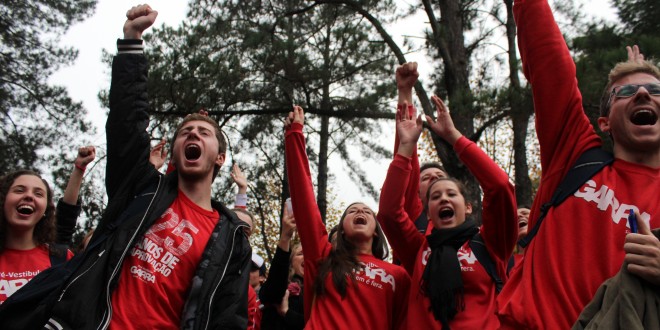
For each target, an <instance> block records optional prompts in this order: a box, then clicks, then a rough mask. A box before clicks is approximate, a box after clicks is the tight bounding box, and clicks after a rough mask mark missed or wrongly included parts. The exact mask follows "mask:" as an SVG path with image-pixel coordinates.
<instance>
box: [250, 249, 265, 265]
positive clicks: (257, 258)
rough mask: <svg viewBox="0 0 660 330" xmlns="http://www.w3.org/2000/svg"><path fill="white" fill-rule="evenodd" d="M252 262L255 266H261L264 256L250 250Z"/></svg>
mask: <svg viewBox="0 0 660 330" xmlns="http://www.w3.org/2000/svg"><path fill="white" fill-rule="evenodd" d="M252 262H254V263H255V264H256V265H257V267H261V266H262V265H263V264H264V258H262V257H261V256H259V255H258V254H256V253H254V252H252Z"/></svg>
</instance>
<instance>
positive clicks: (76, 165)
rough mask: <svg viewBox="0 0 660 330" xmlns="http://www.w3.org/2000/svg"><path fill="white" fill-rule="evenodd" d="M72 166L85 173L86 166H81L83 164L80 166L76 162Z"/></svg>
mask: <svg viewBox="0 0 660 330" xmlns="http://www.w3.org/2000/svg"><path fill="white" fill-rule="evenodd" d="M73 166H75V167H76V168H77V169H79V170H81V171H82V172H83V173H85V170H86V169H87V166H85V167H83V166H80V165H78V164H76V163H73Z"/></svg>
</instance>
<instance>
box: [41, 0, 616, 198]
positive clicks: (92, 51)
mask: <svg viewBox="0 0 660 330" xmlns="http://www.w3.org/2000/svg"><path fill="white" fill-rule="evenodd" d="M399 2H401V3H404V4H405V3H410V2H411V0H407V1H404V0H399ZM585 3H587V7H586V8H587V9H588V10H589V12H592V13H597V15H598V16H602V17H605V18H608V19H613V18H614V17H615V14H614V10H613V9H612V8H611V7H610V5H609V0H586V1H585ZM135 4H136V2H135V1H127V0H99V1H98V4H97V7H96V11H95V12H94V15H93V16H91V17H89V18H88V19H87V20H85V21H84V22H82V23H79V24H76V25H74V26H73V27H72V28H71V29H70V30H69V31H68V33H67V34H66V35H65V36H64V38H63V39H62V40H61V41H62V44H64V45H67V46H72V47H74V48H76V49H78V51H79V55H78V59H77V60H76V62H75V64H74V65H72V66H70V67H66V68H63V69H61V70H60V71H59V72H57V73H56V74H55V75H54V76H53V77H52V79H51V81H52V82H53V83H54V84H58V85H63V86H65V87H66V88H67V89H68V91H69V95H70V96H71V97H72V98H73V99H74V100H75V101H81V102H82V103H83V106H84V107H85V108H86V109H87V110H88V112H89V119H90V120H91V121H92V122H93V123H94V124H95V125H96V127H97V130H98V132H99V134H98V136H97V137H95V138H94V139H93V141H94V143H95V144H96V145H98V146H103V147H104V146H105V133H104V131H103V127H104V125H105V119H106V116H105V112H104V111H105V110H103V109H102V108H101V105H100V103H99V101H98V98H97V95H98V93H99V91H101V90H103V89H108V88H109V85H110V75H109V70H110V69H109V68H108V67H107V66H106V65H105V64H103V63H102V62H101V54H102V50H103V49H106V50H108V51H111V52H114V51H115V49H116V47H115V43H116V40H117V38H121V37H122V26H123V24H124V21H125V18H126V16H125V15H126V11H127V10H128V9H129V8H131V6H133V5H135ZM149 4H150V5H151V7H152V8H154V9H155V10H157V11H158V19H157V21H156V25H157V26H160V25H161V24H166V25H170V26H178V25H179V23H180V22H181V21H182V20H183V19H185V16H186V11H187V1H181V0H152V1H150V2H149ZM425 21H426V18H425V15H424V13H423V11H421V10H420V12H419V13H417V15H415V16H414V17H411V18H409V19H408V20H406V21H405V22H400V23H399V24H397V26H396V27H395V28H392V30H395V31H397V33H394V34H393V36H394V37H395V38H397V40H398V43H399V45H400V46H402V36H403V35H418V36H421V35H422V30H423V25H422V24H423V23H422V22H425ZM146 33H149V30H147V32H146ZM146 46H147V47H148V45H146ZM406 57H407V59H408V60H409V61H417V62H420V63H421V64H420V72H422V74H428V71H429V70H430V65H429V64H428V63H426V64H423V63H425V62H427V59H426V56H425V54H424V53H413V54H408V55H407V56H406ZM393 102H395V100H393ZM393 143H394V141H393V137H392V138H391V141H383V144H384V145H392V144H393ZM334 162H335V164H339V162H337V160H336V159H335V160H334ZM366 165H367V166H366V167H365V168H373V167H376V168H379V169H380V170H370V171H369V172H370V178H371V180H372V182H373V184H374V185H375V186H376V187H380V186H381V185H382V182H383V180H384V177H385V174H386V173H385V172H386V170H387V166H388V165H389V162H388V161H381V162H374V163H373V164H366ZM338 166H341V165H338ZM331 168H332V169H337V167H336V166H334V167H333V166H331ZM334 174H335V175H336V177H337V184H336V185H335V189H334V190H335V193H338V195H339V196H340V199H341V200H343V201H344V202H345V203H349V202H352V201H356V200H360V201H363V202H366V203H367V204H369V205H370V206H371V207H373V208H377V206H378V204H377V203H378V202H377V201H371V200H369V199H364V198H361V197H360V196H361V194H360V193H359V192H358V191H357V189H356V188H355V187H350V185H351V183H350V180H349V179H348V178H347V177H346V176H345V175H342V173H341V172H340V173H334ZM248 179H249V178H248ZM340 187H341V191H339V190H340V189H339V188H340ZM340 192H341V193H340Z"/></svg>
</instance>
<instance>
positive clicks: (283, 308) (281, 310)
mask: <svg viewBox="0 0 660 330" xmlns="http://www.w3.org/2000/svg"><path fill="white" fill-rule="evenodd" d="M276 308H277V313H278V314H280V316H284V315H286V312H288V311H289V290H286V291H284V297H282V302H281V303H280V304H279V305H276Z"/></svg>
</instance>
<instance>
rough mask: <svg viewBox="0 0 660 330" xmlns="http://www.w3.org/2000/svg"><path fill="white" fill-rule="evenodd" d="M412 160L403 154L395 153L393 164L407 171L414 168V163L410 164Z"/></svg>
mask: <svg viewBox="0 0 660 330" xmlns="http://www.w3.org/2000/svg"><path fill="white" fill-rule="evenodd" d="M411 161H412V158H410V157H406V156H402V155H400V154H396V155H394V159H393V160H392V165H394V166H396V167H398V168H400V169H402V170H406V171H410V170H412V165H411V164H410V163H411Z"/></svg>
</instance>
